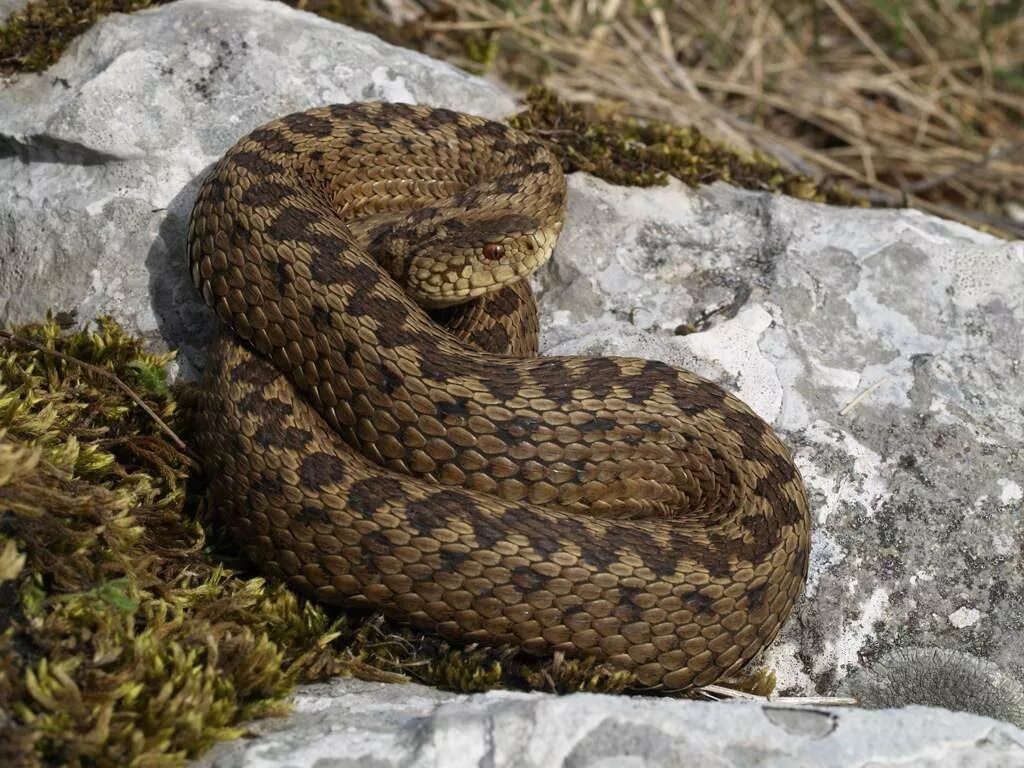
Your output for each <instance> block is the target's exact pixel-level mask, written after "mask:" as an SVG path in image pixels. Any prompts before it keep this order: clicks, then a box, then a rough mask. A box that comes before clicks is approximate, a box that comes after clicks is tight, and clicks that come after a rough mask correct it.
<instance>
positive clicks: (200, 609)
mask: <svg viewBox="0 0 1024 768" xmlns="http://www.w3.org/2000/svg"><path fill="white" fill-rule="evenodd" d="M65 324H67V323H65ZM172 359H173V355H170V354H161V355H156V354H150V353H148V352H146V351H145V350H144V348H143V346H142V343H141V341H140V340H139V339H136V338H132V337H130V336H128V335H126V334H125V333H124V331H123V330H122V329H121V328H120V327H119V326H118V325H117V324H116V323H114V322H113V321H112V320H110V319H101V320H100V321H98V324H97V326H96V328H95V329H93V330H69V329H67V328H64V327H62V323H61V322H58V320H57V319H55V318H52V317H51V318H48V319H47V321H46V322H44V323H39V324H35V325H29V326H23V327H20V328H17V329H14V330H13V331H0V765H3V766H9V767H10V768H22V767H29V766H42V765H62V766H97V767H101V766H118V767H120V766H127V765H146V766H165V765H166V766H174V765H181V764H183V763H184V761H185V760H186V759H187V758H189V757H194V756H196V755H198V754H199V753H201V752H202V751H203V750H204V749H205V748H206V747H207V746H209V745H210V744H211V743H212V742H213V741H214V740H216V739H223V738H231V737H235V736H238V735H240V734H242V733H244V726H243V725H242V723H244V721H246V720H248V719H251V718H255V717H261V716H266V715H275V714H281V713H284V712H285V711H287V703H286V700H287V696H288V694H289V692H290V691H291V690H292V688H293V687H294V685H295V684H296V683H298V682H312V681H316V680H323V679H325V678H328V677H332V676H336V675H355V676H358V677H361V678H364V679H368V680H379V681H386V682H396V683H400V682H404V681H408V680H417V681H420V682H423V683H427V684H430V685H436V686H439V687H442V688H447V689H450V690H455V691H461V692H473V691H482V690H488V689H491V688H496V687H507V688H519V689H526V690H530V689H540V690H547V691H556V692H572V691H594V692H605V693H614V692H619V691H623V690H626V689H627V688H629V687H630V686H631V685H632V684H633V683H634V682H635V681H634V679H633V677H632V676H631V675H630V674H628V673H625V672H622V671H619V670H614V669H611V668H609V667H607V666H605V665H603V664H601V663H599V662H597V661H595V660H593V659H567V658H563V657H561V656H557V657H555V658H552V659H538V658H535V657H531V656H527V655H525V654H523V653H521V652H517V651H516V650H515V649H513V648H507V647H506V648H490V647H479V646H468V647H458V646H455V645H452V644H450V643H448V642H446V641H444V640H442V639H440V638H438V637H435V636H432V635H429V634H423V633H419V632H415V631H413V630H410V629H408V628H405V627H400V626H397V625H393V624H391V623H389V622H388V621H386V620H385V619H384V618H383V617H382V616H380V615H379V614H371V613H363V612H356V611H352V612H342V611H329V610H327V609H325V608H323V607H322V606H319V605H316V604H313V603H310V602H307V601H305V600H303V599H302V598H300V597H298V596H296V595H295V594H294V593H293V592H291V591H290V590H289V589H287V588H286V587H285V586H283V585H281V584H277V583H269V582H268V581H266V580H264V579H263V578H261V577H259V576H258V575H255V574H254V573H252V572H251V566H250V565H249V564H247V563H245V562H243V561H241V560H239V559H237V557H236V556H235V554H234V551H233V547H232V546H231V543H230V542H226V541H223V540H222V539H221V536H220V534H219V531H221V530H223V527H222V526H219V525H218V523H217V519H216V516H215V515H214V514H211V513H210V512H208V511H207V510H206V508H205V504H204V494H203V487H202V477H201V474H200V473H199V471H198V466H197V465H196V463H195V462H194V460H193V459H192V458H190V456H189V454H188V449H187V447H186V446H187V443H188V437H189V429H190V426H189V418H188V416H189V411H190V408H189V406H190V404H191V403H192V402H193V401H194V395H195V390H194V388H192V387H190V386H176V387H173V388H168V387H167V385H166V367H167V365H168V364H169V363H170V362H171V361H172ZM101 374H102V375H101ZM136 398H137V400H136ZM179 435H180V437H179ZM182 438H183V440H182Z"/></svg>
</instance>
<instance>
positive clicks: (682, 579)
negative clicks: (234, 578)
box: [186, 102, 810, 691]
mask: <svg viewBox="0 0 1024 768" xmlns="http://www.w3.org/2000/svg"><path fill="white" fill-rule="evenodd" d="M566 208H567V185H566V180H565V175H564V171H563V169H562V167H561V163H560V161H559V160H558V159H556V157H555V156H554V154H553V151H552V150H551V149H550V148H549V147H548V146H547V145H546V144H545V142H544V140H543V139H542V138H534V137H531V136H530V135H528V134H526V133H524V132H520V131H518V130H515V129H513V128H511V127H509V126H507V125H505V124H503V123H499V122H496V121H491V120H487V119H484V118H481V117H476V116H472V115H468V114H464V113H461V112H457V111H452V110H448V109H442V108H434V107H427V106H420V105H409V104H390V103H383V102H366V103H349V104H335V105H330V106H321V107H316V108H312V109H308V110H305V111H301V112H296V113H294V114H290V115H287V116H284V117H281V118H278V119H276V120H273V121H271V122H269V123H267V124H265V125H263V126H261V127H259V128H257V129H256V130H254V131H252V132H251V133H249V134H248V135H246V136H245V137H244V138H242V139H240V140H239V141H238V142H237V143H236V144H235V145H234V146H232V147H231V148H230V149H229V150H228V151H227V152H226V153H225V154H224V155H223V157H221V159H220V160H219V161H217V162H216V163H215V165H213V167H212V169H211V170H210V171H209V172H208V173H207V175H206V176H205V178H204V179H203V181H202V182H201V184H200V186H199V191H198V195H197V198H196V201H195V204H194V207H193V209H192V214H191V218H190V221H189V226H188V235H187V246H186V249H187V255H188V263H189V270H190V274H191V278H192V281H193V282H194V284H195V285H196V287H197V288H198V290H199V292H200V293H201V294H202V296H203V298H204V299H205V301H206V303H207V304H209V305H210V306H211V307H212V308H213V310H214V312H215V314H216V315H217V317H218V318H219V322H218V326H219V328H220V330H219V332H218V334H217V336H216V338H215V339H214V340H213V341H212V342H211V345H210V348H209V352H208V362H207V364H206V371H205V378H204V383H203V385H202V393H203V394H202V397H201V404H200V406H199V407H198V413H197V419H196V432H195V434H196V437H195V440H196V445H197V448H198V451H199V454H200V456H201V457H202V461H203V463H204V466H205V469H206V474H207V477H208V478H209V481H208V491H207V493H208V498H209V500H210V503H211V504H212V505H214V507H215V508H216V509H217V511H218V513H219V515H220V518H221V519H222V520H223V521H224V524H225V525H226V526H227V528H228V532H229V534H230V537H231V539H232V540H233V541H234V542H235V543H236V545H237V546H238V547H239V549H240V551H241V552H242V553H243V554H244V556H245V557H246V558H248V560H250V561H251V562H252V563H253V564H255V565H256V566H257V567H258V568H260V569H262V570H263V571H264V572H266V573H267V574H270V575H272V576H274V577H277V578H279V579H282V580H284V581H285V582H287V583H288V584H290V585H291V586H293V587H294V588H295V589H296V590H297V591H299V592H300V593H302V594H303V595H305V596H307V597H308V598H310V599H312V600H314V601H319V602H322V603H325V604H330V605H338V606H348V607H355V608H363V609H372V610H375V611H379V612H381V613H383V614H384V615H385V616H387V617H389V618H392V619H394V620H396V621H400V622H403V623H405V624H407V625H409V626H412V627H416V628H418V629H421V630H425V631H428V632H433V633H435V634H436V635H438V636H440V637H442V638H445V639H451V640H452V641H456V642H460V643H467V644H469V643H482V644H493V645H501V646H513V647H515V648H516V649H518V650H521V651H522V652H524V653H527V654H533V655H536V656H540V657H545V656H546V657H552V658H556V657H558V656H559V654H560V655H561V658H573V659H576V658H578V659H591V660H596V662H597V663H599V664H602V665H605V666H606V667H607V668H608V669H611V670H613V671H620V670H621V671H625V672H628V673H630V679H631V680H632V683H631V685H632V686H634V687H636V688H644V689H655V690H664V691H685V690H687V689H691V688H694V687H697V686H704V685H708V684H711V683H713V682H715V681H717V680H720V679H722V678H723V677H727V676H730V675H733V674H735V673H737V672H738V671H739V670H740V669H741V668H742V667H743V666H744V665H745V664H746V663H747V662H748V661H750V660H751V659H752V658H753V657H754V656H756V655H757V654H758V653H759V652H760V651H761V650H762V649H763V648H764V647H765V646H767V645H768V644H769V643H771V641H772V640H773V639H774V638H775V637H776V635H777V634H778V632H779V629H780V627H781V626H782V624H783V622H784V621H785V620H786V618H787V617H788V616H789V615H790V614H791V612H792V611H793V607H794V604H795V602H796V600H797V598H798V597H799V595H800V593H801V590H802V588H803V585H804V583H805V581H806V578H807V567H808V560H809V550H810V517H809V508H808V502H807V496H806V491H805V487H804V484H803V481H802V479H801V476H800V473H799V471H798V469H797V467H796V465H795V464H794V461H793V458H792V455H791V454H790V452H789V451H788V449H787V448H786V447H785V446H784V445H783V444H782V442H781V441H780V439H779V437H778V436H777V435H776V434H775V432H774V431H773V430H772V428H771V427H770V426H769V425H768V424H767V423H766V422H765V421H764V420H762V419H761V418H760V417H758V416H757V415H756V414H755V413H754V412H753V411H752V410H751V409H750V408H749V407H748V406H747V405H746V404H744V403H743V402H742V401H740V400H739V399H738V398H737V397H735V396H734V395H732V394H730V393H729V392H727V391H726V390H724V389H723V388H721V387H719V386H718V385H716V384H715V383H713V382H711V381H709V380H706V379H704V378H701V377H699V376H697V375H695V374H693V373H691V372H688V371H685V370H681V369H678V368H674V367H672V366H670V365H667V364H665V363H662V362H658V361H653V360H643V359H633V358H626V357H581V356H577V357H573V356H561V357H557V356H538V355H537V352H536V350H537V333H538V331H537V328H538V324H537V308H536V301H535V299H534V296H533V294H532V292H531V289H530V287H529V281H528V280H527V279H524V278H526V276H527V275H528V274H529V273H530V272H532V271H534V270H535V269H536V268H538V267H539V266H540V265H541V264H543V263H544V262H545V261H547V260H548V259H549V258H550V256H551V253H552V251H553V248H554V244H555V241H556V239H557V236H558V234H559V232H560V230H561V228H562V223H563V219H564V217H565V214H566Z"/></svg>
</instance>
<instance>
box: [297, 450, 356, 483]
mask: <svg viewBox="0 0 1024 768" xmlns="http://www.w3.org/2000/svg"><path fill="white" fill-rule="evenodd" d="M346 474H347V473H346V471H345V464H344V463H343V462H342V460H341V459H339V458H338V457H337V456H334V455H333V454H330V453H324V452H323V451H317V452H316V453H311V454H309V455H308V456H306V457H305V458H304V459H303V460H302V463H301V464H300V465H299V479H300V480H301V481H302V484H303V485H305V486H306V487H307V488H309V489H311V490H319V489H321V488H323V487H324V486H325V485H328V484H331V485H337V484H339V483H341V482H343V481H344V480H345V475H346Z"/></svg>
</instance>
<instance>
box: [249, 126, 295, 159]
mask: <svg viewBox="0 0 1024 768" xmlns="http://www.w3.org/2000/svg"><path fill="white" fill-rule="evenodd" d="M249 139H251V140H252V141H255V142H257V143H258V144H260V146H261V147H262V148H263V149H266V150H267V151H269V152H271V153H273V154H275V155H284V156H286V157H287V156H288V155H291V154H292V153H294V152H295V144H294V143H292V142H291V141H289V140H288V137H286V136H285V135H284V134H283V133H281V132H280V131H276V130H274V129H272V128H259V129H257V130H255V131H253V132H252V133H250V134H249Z"/></svg>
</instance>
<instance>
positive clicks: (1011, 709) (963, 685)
mask: <svg viewBox="0 0 1024 768" xmlns="http://www.w3.org/2000/svg"><path fill="white" fill-rule="evenodd" d="M839 694H840V695H841V696H850V697H853V698H855V699H857V702H858V704H859V705H860V706H862V707H866V708H868V709H888V708H889V707H897V706H903V705H905V704H923V705H925V706H930V707H943V708H945V709H951V710H953V711H954V712H973V713H975V714H977V715H985V716H986V717H991V718H994V719H996V720H1004V721H1006V722H1008V723H1013V724H1014V725H1016V726H1017V727H1022V726H1024V686H1022V685H1021V684H1020V682H1019V681H1017V680H1016V679H1015V678H1013V677H1010V676H1009V675H1007V674H1006V673H1005V672H1003V671H1002V670H1001V669H1000V668H999V667H998V666H996V665H995V664H993V663H992V662H991V661H987V660H985V659H979V658H978V657H977V656H972V655H971V654H969V653H964V652H962V651H953V650H949V649H948V648H899V649H897V650H895V651H892V652H890V653H887V654H886V655H885V656H883V657H881V658H879V659H875V660H874V661H873V662H872V665H871V667H868V668H865V669H858V670H857V671H856V672H854V673H853V674H852V675H850V676H849V677H847V678H846V679H845V680H844V681H843V684H842V685H841V686H840V687H839Z"/></svg>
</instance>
